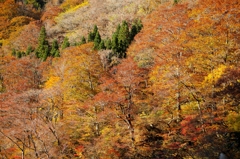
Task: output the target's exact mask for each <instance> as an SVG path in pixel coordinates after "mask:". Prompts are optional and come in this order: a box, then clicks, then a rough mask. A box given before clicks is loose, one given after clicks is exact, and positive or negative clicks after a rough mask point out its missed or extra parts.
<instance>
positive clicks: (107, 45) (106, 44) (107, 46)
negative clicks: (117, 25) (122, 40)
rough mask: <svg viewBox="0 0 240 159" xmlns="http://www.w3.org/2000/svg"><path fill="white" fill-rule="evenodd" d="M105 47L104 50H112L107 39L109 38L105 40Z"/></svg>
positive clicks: (109, 40)
mask: <svg viewBox="0 0 240 159" xmlns="http://www.w3.org/2000/svg"><path fill="white" fill-rule="evenodd" d="M105 47H106V49H109V50H110V49H112V41H111V39H109V38H107V39H106V40H105Z"/></svg>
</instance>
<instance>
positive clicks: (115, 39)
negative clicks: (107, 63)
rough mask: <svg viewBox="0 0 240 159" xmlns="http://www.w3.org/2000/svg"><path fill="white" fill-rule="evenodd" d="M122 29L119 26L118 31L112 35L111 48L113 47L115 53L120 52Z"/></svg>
mask: <svg viewBox="0 0 240 159" xmlns="http://www.w3.org/2000/svg"><path fill="white" fill-rule="evenodd" d="M120 28H121V26H120V25H118V26H117V29H116V31H115V32H114V33H113V35H112V41H111V46H112V51H113V53H117V52H118V35H119V31H120Z"/></svg>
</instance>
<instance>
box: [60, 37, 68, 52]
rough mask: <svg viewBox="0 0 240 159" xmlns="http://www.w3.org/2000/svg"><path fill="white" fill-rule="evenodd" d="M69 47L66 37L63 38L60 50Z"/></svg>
mask: <svg viewBox="0 0 240 159" xmlns="http://www.w3.org/2000/svg"><path fill="white" fill-rule="evenodd" d="M69 46H70V43H69V41H68V37H65V38H64V39H63V43H62V45H61V48H62V50H63V49H66V48H67V47H69Z"/></svg>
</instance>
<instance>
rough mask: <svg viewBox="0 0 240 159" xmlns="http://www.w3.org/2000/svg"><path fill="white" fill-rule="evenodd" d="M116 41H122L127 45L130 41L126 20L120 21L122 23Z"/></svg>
mask: <svg viewBox="0 0 240 159" xmlns="http://www.w3.org/2000/svg"><path fill="white" fill-rule="evenodd" d="M118 41H119V42H120V41H123V42H124V43H125V44H126V45H127V46H128V44H129V43H130V32H129V27H128V24H127V22H126V21H123V22H122V25H121V27H120V30H119V34H118Z"/></svg>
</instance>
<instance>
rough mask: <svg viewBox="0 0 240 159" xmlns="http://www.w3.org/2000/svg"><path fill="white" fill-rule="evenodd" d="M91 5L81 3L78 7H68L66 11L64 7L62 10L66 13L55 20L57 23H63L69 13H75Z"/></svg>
mask: <svg viewBox="0 0 240 159" xmlns="http://www.w3.org/2000/svg"><path fill="white" fill-rule="evenodd" d="M88 4H89V3H88V1H86V2H84V3H81V4H78V5H74V6H69V7H66V8H65V9H64V7H63V8H62V9H63V10H64V11H65V12H62V13H60V14H59V15H58V16H57V17H56V18H55V21H56V22H57V21H61V20H62V19H64V17H65V15H66V14H69V13H74V12H75V11H76V10H77V9H79V8H81V7H84V6H87V5H88Z"/></svg>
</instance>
